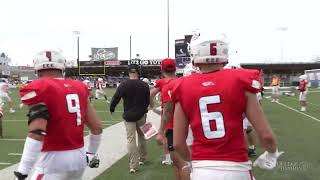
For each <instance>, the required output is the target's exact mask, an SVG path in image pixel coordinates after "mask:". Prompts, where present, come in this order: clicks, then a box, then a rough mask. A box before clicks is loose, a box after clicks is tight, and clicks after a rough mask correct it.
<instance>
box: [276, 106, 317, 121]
mask: <svg viewBox="0 0 320 180" xmlns="http://www.w3.org/2000/svg"><path fill="white" fill-rule="evenodd" d="M278 104H279V105H281V106H283V107H286V108H288V109H290V110H292V111H295V112H297V113H300V114H302V115H305V116H307V117H308V118H311V119H313V120H315V121H318V122H320V120H319V119H317V118H315V117H313V116H310V115H308V114H306V113H303V112H300V111H298V110H296V109H293V108H292V107H290V106H287V105H285V104H282V103H279V102H278Z"/></svg>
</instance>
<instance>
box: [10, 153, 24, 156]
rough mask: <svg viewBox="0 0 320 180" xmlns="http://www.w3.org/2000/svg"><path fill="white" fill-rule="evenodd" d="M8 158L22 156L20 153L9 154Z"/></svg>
mask: <svg viewBox="0 0 320 180" xmlns="http://www.w3.org/2000/svg"><path fill="white" fill-rule="evenodd" d="M8 156H22V154H20V153H9V154H8Z"/></svg>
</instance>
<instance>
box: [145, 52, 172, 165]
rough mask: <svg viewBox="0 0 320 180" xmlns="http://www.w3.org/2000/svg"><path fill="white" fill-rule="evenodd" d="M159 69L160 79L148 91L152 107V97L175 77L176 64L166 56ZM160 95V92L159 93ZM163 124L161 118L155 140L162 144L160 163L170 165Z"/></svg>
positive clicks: (162, 106)
mask: <svg viewBox="0 0 320 180" xmlns="http://www.w3.org/2000/svg"><path fill="white" fill-rule="evenodd" d="M161 71H162V76H163V78H162V79H158V80H156V81H155V85H154V88H153V89H152V90H151V92H150V107H151V108H153V107H154V97H155V96H156V95H157V94H158V93H160V94H161V93H162V88H163V86H164V85H166V84H168V83H169V82H170V81H171V80H173V79H175V78H177V77H176V75H175V71H176V64H175V62H174V60H173V59H170V58H166V59H163V60H162V61H161ZM161 96H162V94H161ZM161 109H162V112H161V116H162V115H163V109H164V102H163V101H162V99H161ZM165 128H166V127H165V124H164V122H163V121H162V120H161V123H160V128H159V132H158V135H157V138H156V139H157V141H158V142H160V143H161V144H162V145H163V150H164V152H165V159H164V160H163V161H162V164H164V165H171V164H172V160H171V158H170V153H169V151H168V148H167V141H166V140H165V138H164V137H165V136H164V135H165V134H164V132H165Z"/></svg>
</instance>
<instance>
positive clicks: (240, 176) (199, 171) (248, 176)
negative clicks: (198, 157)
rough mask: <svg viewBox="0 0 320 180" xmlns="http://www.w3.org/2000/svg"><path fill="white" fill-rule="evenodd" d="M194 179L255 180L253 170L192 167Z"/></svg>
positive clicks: (192, 177)
mask: <svg viewBox="0 0 320 180" xmlns="http://www.w3.org/2000/svg"><path fill="white" fill-rule="evenodd" d="M191 179H192V180H254V177H253V175H252V171H251V170H250V171H231V170H216V169H213V168H210V167H208V168H206V167H199V168H193V169H192V175H191Z"/></svg>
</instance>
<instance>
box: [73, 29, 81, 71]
mask: <svg viewBox="0 0 320 180" xmlns="http://www.w3.org/2000/svg"><path fill="white" fill-rule="evenodd" d="M73 34H75V35H76V36H77V66H78V68H80V57H79V56H80V52H79V48H80V36H79V35H80V31H73Z"/></svg>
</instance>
